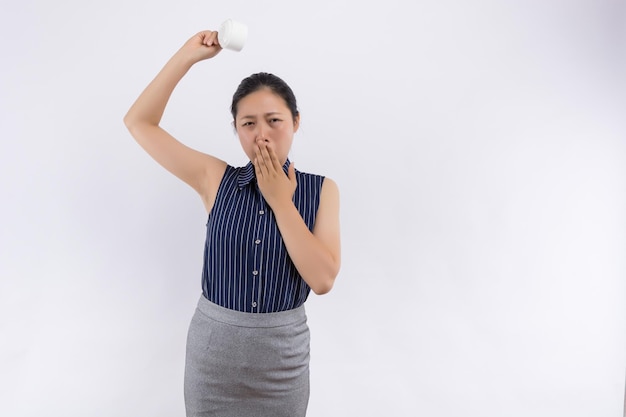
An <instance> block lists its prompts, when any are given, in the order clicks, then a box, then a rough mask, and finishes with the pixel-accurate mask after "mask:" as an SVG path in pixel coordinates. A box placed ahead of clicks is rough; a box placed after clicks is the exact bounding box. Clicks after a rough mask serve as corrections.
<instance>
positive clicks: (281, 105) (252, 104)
mask: <svg viewBox="0 0 626 417" xmlns="http://www.w3.org/2000/svg"><path fill="white" fill-rule="evenodd" d="M299 121H300V120H299V117H297V118H296V120H295V121H294V119H293V117H292V116H291V111H289V108H288V107H287V104H286V103H285V100H283V98H282V97H280V96H278V95H276V94H274V93H273V92H272V90H270V89H268V88H263V89H261V90H257V91H255V92H254V93H251V94H248V95H247V96H245V97H244V98H242V99H241V100H240V101H239V103H238V104H237V120H235V127H236V129H237V134H238V135H239V141H240V142H241V147H242V148H243V151H244V152H245V153H246V155H247V156H248V158H250V160H251V161H254V157H255V148H256V146H257V142H258V141H264V142H265V143H266V144H267V145H268V146H269V147H270V148H272V149H273V150H274V152H276V155H277V156H278V159H279V161H280V163H281V165H283V164H284V163H285V161H286V160H287V156H288V155H289V150H290V149H291V143H292V142H293V134H294V133H295V132H296V131H297V130H298V125H299Z"/></svg>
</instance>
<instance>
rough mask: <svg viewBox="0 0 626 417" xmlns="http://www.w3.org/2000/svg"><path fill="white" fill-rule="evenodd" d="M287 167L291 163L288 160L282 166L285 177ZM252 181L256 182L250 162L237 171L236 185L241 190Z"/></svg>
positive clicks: (287, 170)
mask: <svg viewBox="0 0 626 417" xmlns="http://www.w3.org/2000/svg"><path fill="white" fill-rule="evenodd" d="M289 165H291V161H289V158H287V160H286V161H285V164H284V165H283V172H284V173H285V175H287V173H288V172H289ZM252 180H255V181H256V174H255V172H254V165H252V161H250V162H248V164H247V165H246V166H245V167H243V168H241V170H240V171H239V177H238V178H237V185H238V186H239V188H240V189H241V188H243V187H245V186H247V185H248V184H250V183H251V182H252Z"/></svg>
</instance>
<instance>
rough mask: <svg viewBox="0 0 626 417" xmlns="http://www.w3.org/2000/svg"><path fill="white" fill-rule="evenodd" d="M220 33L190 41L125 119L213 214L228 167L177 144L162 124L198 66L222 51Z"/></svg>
mask: <svg viewBox="0 0 626 417" xmlns="http://www.w3.org/2000/svg"><path fill="white" fill-rule="evenodd" d="M221 49H222V48H221V47H220V45H219V43H218V41H217V32H213V31H204V32H200V33H198V34H196V35H194V36H193V37H192V38H191V39H189V40H188V41H187V42H186V43H185V44H184V45H183V46H182V47H181V48H180V49H179V50H178V51H177V52H176V53H175V54H174V56H172V58H171V59H170V60H169V61H168V62H167V64H165V66H164V67H163V69H162V70H161V71H160V72H159V73H158V75H157V76H156V77H155V78H154V80H152V82H151V83H150V84H149V85H148V87H146V89H145V90H144V91H143V92H142V93H141V95H140V96H139V98H137V100H136V101H135V103H134V104H133V105H132V107H131V108H130V110H128V113H127V114H126V116H125V117H124V123H125V124H126V127H127V128H128V130H129V131H130V133H131V135H132V136H133V137H134V138H135V140H136V141H137V142H138V143H139V145H141V147H142V148H143V149H144V150H145V151H146V152H148V154H150V156H151V157H152V158H154V159H155V160H156V161H157V162H158V163H159V164H160V165H161V166H163V167H164V168H165V169H167V170H168V171H170V172H171V173H172V174H174V175H176V176H177V177H178V178H180V179H181V180H183V181H184V182H186V183H187V184H189V185H190V186H191V187H192V188H193V189H194V190H196V191H197V192H198V193H199V194H200V196H201V197H202V199H203V202H204V204H205V206H206V208H207V211H210V208H211V206H212V205H213V201H214V200H215V194H216V193H217V188H218V186H219V182H220V181H221V179H222V176H223V174H224V171H225V169H226V163H225V162H224V161H222V160H220V159H218V158H215V157H213V156H211V155H207V154H205V153H202V152H198V151H196V150H194V149H191V148H189V147H188V146H186V145H184V144H182V143H181V142H179V141H178V140H176V139H175V138H174V137H173V136H172V135H170V134H169V133H168V132H166V131H165V130H164V129H163V128H162V127H161V126H159V123H160V122H161V118H162V116H163V112H164V111H165V106H166V105H167V102H168V101H169V99H170V96H171V95H172V92H173V91H174V88H175V87H176V85H177V84H178V83H179V81H180V80H181V79H182V77H183V76H184V75H185V74H186V73H187V71H189V69H190V68H191V67H192V66H193V65H194V64H195V63H197V62H199V61H202V60H204V59H209V58H213V57H214V56H215V55H217V54H218V53H219V52H220V51H221Z"/></svg>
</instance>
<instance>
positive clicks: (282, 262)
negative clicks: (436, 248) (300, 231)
mask: <svg viewBox="0 0 626 417" xmlns="http://www.w3.org/2000/svg"><path fill="white" fill-rule="evenodd" d="M289 163H290V162H289V160H287V162H285V165H284V166H283V170H284V171H285V173H286V172H287V169H288V167H289ZM296 178H297V181H298V186H297V188H296V191H295V193H294V197H293V201H294V204H295V206H296V208H297V209H298V211H299V212H300V215H301V216H302V218H303V219H304V222H305V223H306V225H307V226H308V228H309V230H311V231H312V230H313V225H314V224H315V216H316V214H317V208H318V206H319V199H320V191H321V188H322V183H323V181H324V177H323V176H320V175H314V174H307V173H303V172H300V171H297V170H296ZM310 291H311V289H310V287H309V286H308V285H307V283H306V282H305V281H304V280H303V279H302V277H301V276H300V274H299V273H298V271H297V270H296V267H295V265H294V264H293V262H292V261H291V259H290V258H289V254H288V253H287V248H286V247H285V244H284V242H283V239H282V237H281V235H280V232H279V230H278V226H277V224H276V219H275V217H274V213H273V212H272V210H271V209H270V206H269V205H268V204H267V203H266V202H265V200H264V199H263V196H262V194H261V191H260V190H259V187H258V185H257V183H256V175H255V172H254V166H253V165H252V163H251V162H250V163H248V165H246V166H245V167H242V168H235V167H232V166H230V165H228V166H227V167H226V171H225V173H224V177H223V178H222V182H221V183H220V186H219V188H218V191H217V196H216V198H215V204H214V206H213V208H212V210H211V212H210V213H209V217H208V221H207V234H206V242H205V245H204V266H203V270H202V293H203V295H204V296H205V297H206V298H207V299H208V300H210V301H212V302H213V303H215V304H218V305H220V306H222V307H225V308H229V309H232V310H238V311H244V312H250V313H271V312H277V311H284V310H290V309H294V308H297V307H299V306H301V305H302V304H303V303H304V302H305V301H306V299H307V297H308V295H309V292H310Z"/></svg>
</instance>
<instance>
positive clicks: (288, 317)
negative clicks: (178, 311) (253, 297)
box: [198, 295, 306, 327]
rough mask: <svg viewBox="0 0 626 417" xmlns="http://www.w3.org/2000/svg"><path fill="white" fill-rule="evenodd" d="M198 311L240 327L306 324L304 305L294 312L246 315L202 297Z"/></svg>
mask: <svg viewBox="0 0 626 417" xmlns="http://www.w3.org/2000/svg"><path fill="white" fill-rule="evenodd" d="M198 310H199V311H200V312H201V313H202V314H204V315H205V316H207V317H208V318H210V319H212V320H215V321H219V322H221V323H226V324H229V325H232V326H239V327H282V326H289V325H291V324H295V323H300V322H302V321H305V322H306V312H305V309H304V304H303V305H301V306H300V307H297V308H294V309H293V310H286V311H278V312H276V313H246V312H244V311H237V310H231V309H229V308H225V307H222V306H220V305H217V304H215V303H213V302H211V301H209V300H207V299H206V298H205V297H204V295H201V296H200V300H199V301H198Z"/></svg>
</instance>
